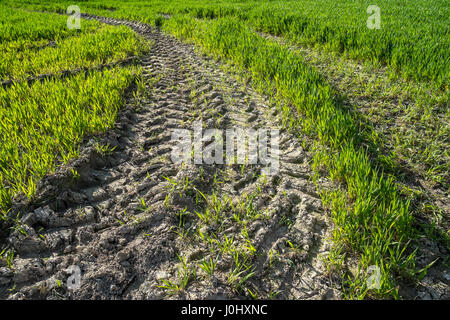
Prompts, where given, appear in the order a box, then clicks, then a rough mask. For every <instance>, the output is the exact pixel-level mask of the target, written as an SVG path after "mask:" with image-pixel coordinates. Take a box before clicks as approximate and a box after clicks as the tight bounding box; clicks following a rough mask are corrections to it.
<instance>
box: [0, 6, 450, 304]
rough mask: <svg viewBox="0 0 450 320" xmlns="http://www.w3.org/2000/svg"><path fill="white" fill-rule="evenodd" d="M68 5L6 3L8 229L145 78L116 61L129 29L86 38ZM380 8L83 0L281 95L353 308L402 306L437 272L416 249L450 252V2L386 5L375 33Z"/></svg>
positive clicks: (132, 51) (3, 176)
mask: <svg viewBox="0 0 450 320" xmlns="http://www.w3.org/2000/svg"><path fill="white" fill-rule="evenodd" d="M72 4H73V3H71V2H68V1H37V0H36V1H34V0H33V1H0V6H1V9H2V10H1V12H0V40H1V42H0V49H1V51H2V59H1V60H0V79H2V81H4V82H5V85H4V86H3V88H0V133H1V135H0V142H1V144H0V208H2V217H3V220H5V224H7V223H9V221H10V220H12V219H13V218H11V217H9V216H8V210H9V208H10V207H11V205H12V203H14V199H15V197H16V196H17V195H19V194H25V195H26V196H27V197H28V198H30V199H32V198H33V195H34V193H35V192H36V185H37V184H38V182H39V179H41V178H42V177H43V176H45V175H46V174H48V173H51V172H52V171H53V170H54V169H55V168H57V167H58V166H59V165H61V164H62V163H67V162H68V161H69V160H71V159H73V158H76V157H77V156H78V154H79V147H80V143H81V142H82V141H83V139H84V138H85V137H89V136H91V135H95V134H99V133H101V132H107V131H108V130H109V129H111V128H113V127H114V123H115V121H116V116H117V112H118V110H120V108H121V106H122V105H123V96H124V93H125V92H126V91H127V90H128V88H129V87H130V86H131V85H132V83H134V82H136V79H138V78H139V77H140V74H141V72H142V70H141V69H140V67H139V66H125V65H121V62H123V61H124V60H126V59H127V58H129V57H135V56H142V55H144V54H145V53H146V52H148V51H149V50H151V44H149V43H148V42H147V41H145V40H144V39H143V38H142V37H140V36H139V35H137V34H136V33H135V32H134V31H132V30H131V29H130V28H127V27H125V26H107V25H103V24H101V23H100V22H96V21H94V20H83V21H82V23H83V27H82V28H81V29H80V30H68V29H67V27H66V20H67V16H66V15H64V14H65V12H66V9H67V7H68V6H69V5H72ZM371 4H372V3H371V2H370V1H362V0H354V1H351V0H345V1H339V2H336V1H331V0H320V1H312V0H299V1H243V0H241V1H233V0H222V1H213V2H212V1H203V0H201V1H191V0H188V1H177V0H175V1H159V0H154V1H111V0H108V1H90V0H89V1H80V2H79V3H78V4H77V5H79V7H80V8H81V12H82V13H89V14H94V15H98V16H102V17H112V18H118V19H126V20H132V21H139V22H143V23H148V24H150V25H152V26H153V27H156V28H159V29H161V30H162V31H163V32H165V33H168V34H171V35H173V36H175V37H176V38H178V39H180V40H182V41H185V42H188V43H192V44H194V45H195V46H196V47H197V48H198V49H199V50H201V51H202V52H203V53H204V54H206V55H209V56H212V57H214V58H215V59H217V60H220V61H222V62H225V63H228V65H229V66H230V68H232V69H234V70H237V72H238V73H240V74H241V80H242V81H243V82H247V83H250V84H251V85H252V86H253V87H254V88H255V89H257V90H258V92H260V93H261V94H264V95H266V96H268V97H271V98H272V99H273V100H274V101H276V105H277V109H276V112H277V114H278V115H279V116H280V118H281V119H282V124H283V127H284V128H285V129H286V130H287V131H289V132H291V133H293V134H295V135H297V136H299V137H300V136H302V135H305V136H307V137H308V139H310V140H309V143H308V145H307V146H305V148H306V149H308V150H309V152H311V153H312V154H313V155H314V156H313V159H312V161H310V163H309V165H310V166H311V170H312V171H313V172H314V177H315V178H314V179H313V182H314V183H315V185H316V188H317V192H318V193H319V194H320V196H321V199H322V204H323V205H324V207H325V208H326V209H327V213H328V214H329V216H330V217H331V220H332V221H333V232H332V241H333V243H334V246H333V249H332V251H331V252H330V254H329V256H328V260H327V263H328V269H329V270H330V272H335V273H336V274H338V275H339V278H340V279H341V282H342V283H341V287H342V288H343V291H344V292H345V294H344V297H345V298H349V299H362V298H401V294H400V293H399V286H400V283H403V282H405V281H412V282H414V281H418V279H421V277H423V276H424V275H425V273H426V271H427V268H428V267H431V264H430V265H427V266H423V265H419V264H417V263H416V256H417V250H415V248H416V247H417V245H416V243H418V242H420V239H424V238H427V239H432V241H435V242H437V243H440V245H442V246H444V247H445V248H447V249H448V248H449V220H448V214H449V211H448V208H449V192H450V183H449V182H450V161H449V160H450V154H449V144H450V126H449V121H450V118H449V116H450V108H449V105H450V103H449V97H450V95H449V88H448V82H449V75H450V54H449V53H450V27H449V26H450V6H449V4H448V2H447V1H443V0H442V1H441V0H439V1H433V2H431V1H425V0H414V1H409V2H407V4H405V2H404V1H400V0H395V1H392V0H391V1H388V0H380V1H377V3H376V5H377V6H379V7H380V10H381V11H380V12H381V15H380V16H381V27H380V29H369V28H368V27H367V25H366V21H367V19H368V16H369V14H368V13H367V12H366V8H367V7H368V6H369V5H371ZM44 11H45V13H43V12H44ZM109 65H114V66H113V67H110V68H109V67H108V68H103V67H104V66H109ZM67 72H71V73H70V75H69V76H63V74H64V73H67ZM44 75H45V76H50V77H49V79H45V80H43V81H41V80H37V81H31V82H30V79H31V80H32V79H33V77H39V76H44ZM6 83H8V85H6ZM322 179H327V180H329V181H331V182H332V187H330V186H327V187H324V186H323V185H321V181H322ZM439 263H442V266H444V267H445V266H448V261H445V260H443V259H441V260H439ZM348 264H351V265H352V267H351V268H350V269H353V271H352V272H349V271H348V269H349V267H348ZM371 265H376V266H378V267H379V268H380V269H381V280H380V281H381V286H380V288H378V289H376V290H369V288H368V287H367V285H366V283H365V280H366V278H367V274H366V273H365V272H363V270H367V268H368V267H369V266H371ZM355 270H356V271H355Z"/></svg>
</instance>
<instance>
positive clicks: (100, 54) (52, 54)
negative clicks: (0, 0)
mask: <svg viewBox="0 0 450 320" xmlns="http://www.w3.org/2000/svg"><path fill="white" fill-rule="evenodd" d="M147 47H148V45H147V44H146V42H145V41H144V40H143V39H142V38H140V37H137V36H136V34H135V33H133V32H132V31H131V30H130V29H129V28H126V27H102V28H101V29H98V30H97V31H96V32H95V33H92V34H83V35H80V36H74V37H71V38H68V39H64V40H61V41H56V47H46V48H43V49H41V50H38V51H35V50H25V51H21V50H10V51H9V52H8V53H7V54H5V55H3V59H2V61H1V63H0V78H2V79H4V80H5V79H22V78H24V77H26V76H32V75H39V74H56V73H58V72H61V71H70V70H74V69H76V68H93V67H96V66H99V65H102V64H109V63H113V62H117V61H120V60H123V59H124V58H127V57H129V56H136V55H139V54H141V53H142V52H144V51H145V49H146V48H147Z"/></svg>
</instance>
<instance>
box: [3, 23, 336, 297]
mask: <svg viewBox="0 0 450 320" xmlns="http://www.w3.org/2000/svg"><path fill="white" fill-rule="evenodd" d="M83 17H84V18H86V19H96V20H99V21H100V22H103V23H107V24H113V25H119V24H123V25H127V26H129V27H130V28H132V29H133V30H135V31H136V32H137V33H139V34H141V35H143V36H144V37H146V38H147V39H148V40H150V41H152V48H151V51H150V53H149V54H147V55H146V56H144V57H142V58H141V62H140V63H141V65H142V68H143V70H144V71H143V77H144V82H145V83H144V84H145V86H146V89H145V93H144V94H143V95H142V96H140V97H136V96H135V95H133V94H132V93H129V94H128V96H127V98H126V105H125V107H124V108H123V109H122V110H121V112H120V114H119V117H118V121H117V124H116V127H115V128H114V129H112V130H111V132H110V133H109V134H108V135H107V136H104V137H98V138H92V139H91V140H90V141H88V142H86V144H85V145H84V147H83V149H82V153H81V156H80V157H79V158H78V159H76V160H74V161H73V162H72V163H71V164H70V165H69V166H65V167H62V168H60V169H58V171H57V172H56V173H54V174H52V175H49V176H47V177H45V178H44V179H43V180H42V182H41V185H40V188H39V192H38V194H37V197H36V199H35V200H34V201H33V203H32V204H29V205H28V206H27V207H26V209H23V208H24V207H21V210H25V211H22V212H21V214H22V219H21V223H22V230H15V231H13V232H12V233H11V234H9V235H8V237H7V239H6V241H7V243H8V246H9V248H12V249H14V253H15V258H14V268H13V269H10V268H8V267H7V266H0V297H1V298H3V299H4V298H9V299H24V298H25V299H163V298H182V299H185V298H189V299H204V298H209V299H217V298H245V297H248V292H249V291H248V290H246V288H248V289H250V291H251V292H253V293H257V295H258V297H260V298H272V297H276V298H285V299H286V298H287V299H333V298H340V297H341V294H340V292H339V290H338V289H336V287H337V286H336V284H334V283H333V279H332V277H331V276H330V275H329V273H327V270H326V265H325V262H324V258H325V257H326V254H327V252H328V251H329V250H330V244H329V235H330V232H331V223H330V222H329V221H328V218H327V215H326V213H325V211H324V209H323V208H322V205H321V200H320V197H319V195H318V194H317V193H316V192H315V191H314V186H313V184H312V183H311V174H312V173H311V169H310V168H309V167H308V162H309V160H310V158H309V156H308V154H307V153H306V152H305V151H303V149H302V146H301V140H300V139H299V138H298V137H297V136H294V135H292V134H290V133H289V132H287V131H286V130H283V129H281V126H280V125H279V121H278V120H277V116H276V112H275V109H274V107H273V106H271V102H270V101H269V100H268V98H267V97H264V96H262V95H260V94H258V93H257V92H255V91H254V90H253V89H252V88H251V87H249V86H246V85H243V84H242V83H240V82H238V80H236V78H235V77H233V76H230V75H229V74H227V73H226V72H225V71H223V68H221V66H220V64H219V63H218V62H216V61H214V60H212V59H210V58H207V57H204V56H202V55H201V54H198V53H197V52H196V51H195V49H194V47H193V46H192V45H189V44H185V43H182V42H180V41H178V40H176V39H175V38H173V37H171V36H168V35H166V34H164V33H162V32H161V31H159V30H157V29H155V28H152V27H149V26H147V25H144V24H140V23H134V22H125V21H119V20H115V19H110V18H101V17H96V16H86V15H85V16H83ZM194 93H195V94H194ZM197 120H202V121H203V124H204V127H205V128H218V129H221V130H224V129H226V128H228V127H232V126H238V127H244V128H246V127H252V128H255V129H257V128H277V129H280V169H279V172H278V173H277V174H275V175H272V176H268V177H267V181H266V182H265V183H262V182H261V169H262V167H261V165H259V164H254V165H249V166H246V167H245V168H243V167H242V166H241V165H231V166H230V165H207V164H202V165H194V164H192V165H179V164H174V163H173V162H172V161H171V158H170V155H171V151H172V147H173V142H171V133H172V129H183V128H185V129H191V128H192V123H193V122H194V121H197ZM95 139H98V140H99V141H100V142H101V143H102V144H109V145H110V146H111V147H115V149H114V150H113V151H111V152H108V153H104V154H103V153H101V152H99V151H98V149H96V148H95V146H94V145H95ZM97 143H98V142H97ZM74 170H76V171H77V172H78V173H79V177H78V178H76V179H75V178H74V177H73V174H72V173H73V171H74ZM166 178H168V179H169V180H170V181H169V180H168V179H166ZM186 181H189V183H190V185H192V188H193V189H194V190H198V191H200V192H201V193H202V194H203V195H205V197H206V198H210V197H212V196H213V195H214V194H215V193H217V194H218V195H219V196H226V197H227V199H230V202H232V203H240V202H239V201H244V200H243V199H244V198H246V199H247V200H248V195H250V194H253V193H255V192H257V190H259V193H258V196H257V197H255V198H254V199H253V200H252V201H253V203H252V208H254V209H255V210H257V211H258V212H264V213H265V214H266V216H265V217H264V218H254V219H252V220H248V221H247V223H246V224H245V232H246V233H247V234H248V238H249V239H251V240H252V245H253V247H254V248H255V250H256V251H255V254H253V255H251V258H249V260H247V261H246V264H248V265H251V266H252V268H251V269H249V272H250V270H253V272H254V273H253V276H252V277H249V278H248V280H247V281H246V283H245V285H244V284H243V285H242V286H233V285H232V281H229V280H230V277H229V275H230V272H231V271H232V269H233V266H234V264H233V258H232V257H229V256H227V255H222V256H220V257H218V258H217V261H216V262H217V265H216V269H215V272H214V275H213V276H208V275H206V274H205V273H202V269H200V268H198V264H199V263H200V262H201V261H208V259H209V258H215V259H216V253H214V254H213V253H212V252H211V250H210V248H209V247H208V245H207V243H206V242H207V241H200V240H198V237H195V236H189V235H187V236H186V235H184V236H183V235H182V234H181V235H180V231H183V230H185V231H186V233H187V234H189V233H190V234H191V235H192V234H197V235H198V234H199V233H198V230H196V229H195V227H196V226H197V225H198V224H196V221H198V218H197V217H196V216H195V214H192V215H190V216H188V217H187V218H186V219H185V221H184V222H183V226H182V227H181V228H180V225H181V224H180V219H182V218H180V212H183V210H186V209H187V211H190V212H191V213H192V212H194V210H195V201H196V200H195V196H194V195H192V193H189V192H186V193H183V192H182V191H183V190H184V189H183V190H181V189H180V188H178V186H180V185H182V184H183V183H184V182H186ZM177 183H178V184H177ZM192 188H191V190H192ZM16 209H17V208H16ZM242 228H243V227H242V225H239V224H237V223H235V222H234V221H233V219H231V218H227V219H225V220H224V221H223V223H222V224H221V225H214V224H208V225H205V226H204V227H203V228H202V230H201V231H202V234H204V235H210V237H211V239H219V240H220V239H224V238H225V235H226V236H227V237H226V239H232V238H233V239H234V244H235V246H236V248H237V247H243V246H245V244H246V243H245V240H244V238H243V236H242V234H243V229H242ZM195 239H197V240H195ZM179 256H181V257H184V259H185V261H186V265H187V267H188V268H190V269H189V270H196V273H195V276H192V275H190V276H189V279H188V284H187V285H186V287H185V288H184V289H183V290H179V291H177V292H172V294H171V295H169V294H168V290H167V289H165V288H162V287H161V286H162V285H164V282H163V280H166V281H172V282H173V283H177V282H178V280H179V279H178V276H179V274H180V269H182V268H183V263H180V258H179ZM73 266H76V267H78V268H79V270H80V271H81V277H80V286H79V287H77V288H68V285H67V283H68V281H69V280H70V277H71V276H72V275H73V269H71V268H72V267H73ZM184 267H186V266H184Z"/></svg>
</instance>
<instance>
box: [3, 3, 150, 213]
mask: <svg viewBox="0 0 450 320" xmlns="http://www.w3.org/2000/svg"><path fill="white" fill-rule="evenodd" d="M1 8H2V11H1V14H0V38H1V39H2V43H1V47H2V49H4V53H3V55H2V60H1V62H0V78H1V79H2V80H6V79H11V80H13V83H12V85H10V86H8V87H2V88H0V211H1V215H0V217H1V218H2V220H8V219H10V217H8V214H7V212H8V209H9V206H10V204H11V202H12V201H13V198H14V196H15V195H17V194H19V193H21V194H24V195H26V196H27V197H28V198H32V197H33V196H34V194H35V191H36V186H37V184H38V181H39V179H40V178H42V177H43V176H44V175H45V174H47V173H49V172H51V171H53V170H54V169H55V168H56V166H57V165H59V164H61V163H65V162H67V161H68V160H69V159H71V158H73V157H76V156H77V155H78V147H79V144H80V142H82V140H83V139H84V137H85V136H86V135H93V134H98V133H102V132H105V131H106V130H108V129H110V128H112V127H113V126H114V122H115V120H116V116H117V112H118V110H119V108H120V107H121V106H122V103H123V95H124V93H125V91H126V90H127V89H128V88H129V87H130V85H131V84H132V83H133V82H134V81H135V79H136V78H138V77H139V76H140V72H141V71H140V69H139V68H137V67H132V66H130V67H126V68H120V67H111V68H110V69H104V70H94V69H95V68H96V67H98V66H101V65H103V64H105V63H106V64H108V63H114V62H120V61H123V60H124V59H125V58H127V57H129V56H138V55H141V54H143V53H144V52H146V51H148V49H149V44H148V42H147V41H145V40H143V38H141V37H139V36H137V35H136V34H135V33H133V32H132V31H131V30H130V29H128V28H126V27H110V26H106V27H101V26H100V24H99V23H97V22H88V21H83V22H86V23H85V24H84V23H83V28H82V30H69V29H67V26H66V20H67V18H66V17H63V16H60V15H56V14H48V13H36V12H27V11H24V10H20V9H9V8H6V7H3V6H1ZM3 9H4V10H3ZM51 43H54V45H51ZM79 69H84V70H85V71H84V72H79V73H77V70H79ZM62 71H72V72H73V75H72V76H70V77H65V78H61V77H60V75H59V74H58V73H60V72H62ZM46 74H54V76H53V77H50V78H48V79H46V80H41V81H34V82H30V83H29V82H27V81H22V80H23V79H25V78H26V77H28V76H39V75H46ZM74 176H76V173H74Z"/></svg>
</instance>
